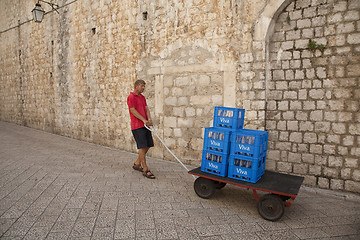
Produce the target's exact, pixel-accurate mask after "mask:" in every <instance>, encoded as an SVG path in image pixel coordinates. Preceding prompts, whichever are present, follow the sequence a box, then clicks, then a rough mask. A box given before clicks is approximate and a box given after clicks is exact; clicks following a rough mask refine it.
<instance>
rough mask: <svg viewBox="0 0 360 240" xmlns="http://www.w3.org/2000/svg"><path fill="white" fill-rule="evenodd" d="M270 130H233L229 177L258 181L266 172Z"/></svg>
mask: <svg viewBox="0 0 360 240" xmlns="http://www.w3.org/2000/svg"><path fill="white" fill-rule="evenodd" d="M267 142H268V132H266V131H259V130H251V129H241V130H239V131H236V132H233V133H232V137H231V150H230V157H229V169H228V177H229V178H234V179H239V180H242V181H246V182H252V183H256V182H257V181H258V180H259V179H260V178H261V176H262V175H263V174H264V172H265V161H266V152H267Z"/></svg>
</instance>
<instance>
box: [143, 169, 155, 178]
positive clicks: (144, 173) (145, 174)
mask: <svg viewBox="0 0 360 240" xmlns="http://www.w3.org/2000/svg"><path fill="white" fill-rule="evenodd" d="M143 175H144V177H147V178H150V179H155V176H154V174H152V173H151V172H150V170H149V169H148V170H146V171H144V172H143Z"/></svg>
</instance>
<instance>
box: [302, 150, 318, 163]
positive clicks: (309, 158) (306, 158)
mask: <svg viewBox="0 0 360 240" xmlns="http://www.w3.org/2000/svg"><path fill="white" fill-rule="evenodd" d="M301 161H302V162H304V163H311V164H314V162H315V161H314V155H313V154H310V153H302V154H301Z"/></svg>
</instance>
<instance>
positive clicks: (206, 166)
mask: <svg viewBox="0 0 360 240" xmlns="http://www.w3.org/2000/svg"><path fill="white" fill-rule="evenodd" d="M228 165H229V155H228V153H225V154H223V153H221V152H217V151H207V150H203V153H202V159H201V171H203V172H208V173H212V174H215V175H219V176H222V177H226V176H227V170H228Z"/></svg>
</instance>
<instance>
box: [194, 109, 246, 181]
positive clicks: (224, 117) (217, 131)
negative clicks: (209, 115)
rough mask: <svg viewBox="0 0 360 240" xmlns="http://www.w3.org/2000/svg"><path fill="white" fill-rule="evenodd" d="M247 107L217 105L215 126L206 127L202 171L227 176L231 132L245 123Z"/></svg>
mask: <svg viewBox="0 0 360 240" xmlns="http://www.w3.org/2000/svg"><path fill="white" fill-rule="evenodd" d="M244 113H245V109H239V108H226V107H215V110H214V119H213V123H214V127H209V128H205V134H204V145H203V146H204V147H203V153H202V159H201V171H203V172H208V173H212V174H215V175H219V176H222V177H226V176H227V173H228V167H229V156H230V145H231V144H230V143H231V142H230V141H231V133H232V132H233V131H235V130H237V129H240V128H242V127H243V125H244Z"/></svg>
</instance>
